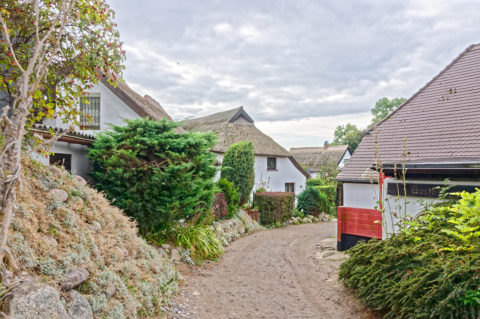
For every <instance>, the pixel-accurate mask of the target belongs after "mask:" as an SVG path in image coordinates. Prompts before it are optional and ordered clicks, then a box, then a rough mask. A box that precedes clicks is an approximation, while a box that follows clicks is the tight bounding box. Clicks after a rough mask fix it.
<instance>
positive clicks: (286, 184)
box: [285, 183, 295, 193]
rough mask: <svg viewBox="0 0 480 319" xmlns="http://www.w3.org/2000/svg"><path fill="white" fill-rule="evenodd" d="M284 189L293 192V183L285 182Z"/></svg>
mask: <svg viewBox="0 0 480 319" xmlns="http://www.w3.org/2000/svg"><path fill="white" fill-rule="evenodd" d="M285 191H286V192H290V193H295V183H285Z"/></svg>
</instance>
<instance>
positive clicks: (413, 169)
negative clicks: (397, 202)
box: [371, 158, 480, 177]
mask: <svg viewBox="0 0 480 319" xmlns="http://www.w3.org/2000/svg"><path fill="white" fill-rule="evenodd" d="M371 169H373V170H377V171H378V170H379V168H378V167H376V166H375V165H373V166H372V167H371ZM382 171H383V172H384V173H385V174H386V175H387V176H402V175H403V172H405V174H406V175H412V174H415V175H417V176H421V175H431V174H437V175H453V176H455V175H467V174H472V175H480V158H451V159H427V160H416V161H408V162H405V163H401V162H397V163H384V164H383V166H382ZM472 177H473V176H472Z"/></svg>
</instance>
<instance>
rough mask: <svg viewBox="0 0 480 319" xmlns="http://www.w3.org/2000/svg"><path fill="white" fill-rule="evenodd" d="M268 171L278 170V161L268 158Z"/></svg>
mask: <svg viewBox="0 0 480 319" xmlns="http://www.w3.org/2000/svg"><path fill="white" fill-rule="evenodd" d="M267 169H277V159H276V158H275V157H267Z"/></svg>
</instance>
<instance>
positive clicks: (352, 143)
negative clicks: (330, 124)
mask: <svg viewBox="0 0 480 319" xmlns="http://www.w3.org/2000/svg"><path fill="white" fill-rule="evenodd" d="M363 134H364V133H363V131H361V130H359V129H358V127H357V126H356V125H354V124H351V123H348V124H347V125H339V126H337V128H336V129H335V132H334V133H333V135H334V139H333V143H332V145H345V144H346V145H348V147H349V148H350V151H352V152H354V151H355V149H356V148H357V146H358V144H360V142H361V141H362V138H363Z"/></svg>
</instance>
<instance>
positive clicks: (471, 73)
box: [337, 45, 480, 181]
mask: <svg viewBox="0 0 480 319" xmlns="http://www.w3.org/2000/svg"><path fill="white" fill-rule="evenodd" d="M376 142H377V145H378V147H377V148H376V147H375V143H376ZM404 143H405V144H406V147H404ZM376 149H377V150H378V154H379V156H377V158H379V159H380V161H381V162H382V163H398V162H401V161H402V153H403V151H404V150H405V151H406V160H407V161H412V160H415V161H419V160H422V159H443V160H445V159H455V158H479V157H480V45H471V46H469V47H468V48H467V49H466V50H465V51H463V52H462V53H461V54H460V55H459V56H458V57H457V58H456V59H455V60H453V62H451V63H450V64H449V65H448V66H447V67H446V68H445V69H444V70H442V71H441V72H440V73H439V74H438V75H437V76H436V77H434V78H433V79H432V80H431V81H430V82H429V83H427V84H426V85H425V86H424V87H423V88H421V89H420V90H419V91H418V92H417V93H415V94H414V95H413V96H412V97H411V98H410V99H408V100H407V101H406V102H405V103H404V104H403V105H402V106H400V107H399V108H398V109H396V110H395V111H393V112H392V113H390V114H389V115H388V116H387V117H386V118H385V119H384V120H383V121H381V122H380V123H378V124H377V125H376V126H374V127H373V128H371V129H370V130H369V131H368V132H367V134H366V135H365V136H364V138H363V140H362V142H361V143H360V145H359V146H358V148H357V149H356V150H355V152H354V154H353V156H352V158H351V159H350V160H349V161H348V162H347V164H346V165H345V167H344V168H343V170H342V172H341V173H340V174H339V175H338V176H337V179H338V180H341V181H348V180H354V181H368V180H369V178H370V174H373V176H375V174H374V171H372V170H371V169H370V168H371V167H372V165H374V164H375V163H376V162H377V160H376V156H375V153H376V151H375V150H376Z"/></svg>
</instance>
